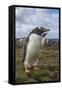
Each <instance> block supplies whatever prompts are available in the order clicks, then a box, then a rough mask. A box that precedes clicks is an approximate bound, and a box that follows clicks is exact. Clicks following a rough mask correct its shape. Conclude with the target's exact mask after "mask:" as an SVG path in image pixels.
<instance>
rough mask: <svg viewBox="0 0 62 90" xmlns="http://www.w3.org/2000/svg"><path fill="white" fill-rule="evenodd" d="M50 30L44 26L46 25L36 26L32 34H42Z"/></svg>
mask: <svg viewBox="0 0 62 90" xmlns="http://www.w3.org/2000/svg"><path fill="white" fill-rule="evenodd" d="M48 31H49V29H46V28H44V27H36V28H35V29H33V30H32V32H31V33H30V34H32V33H36V34H38V35H40V36H41V35H42V34H43V33H46V32H48ZM45 35H46V34H44V36H45Z"/></svg>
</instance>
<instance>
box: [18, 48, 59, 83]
mask: <svg viewBox="0 0 62 90" xmlns="http://www.w3.org/2000/svg"><path fill="white" fill-rule="evenodd" d="M22 52H23V50H22V48H16V83H29V82H46V81H57V80H59V50H58V48H57V49H56V48H52V47H47V48H44V49H43V51H40V52H41V53H40V54H39V64H38V67H39V69H38V70H33V71H32V76H31V78H29V77H28V76H27V75H26V73H25V71H24V65H23V63H22Z"/></svg>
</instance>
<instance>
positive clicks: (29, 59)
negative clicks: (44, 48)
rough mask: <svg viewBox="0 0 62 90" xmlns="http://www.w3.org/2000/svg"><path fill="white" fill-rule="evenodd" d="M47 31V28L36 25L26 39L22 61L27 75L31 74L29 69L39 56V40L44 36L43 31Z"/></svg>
mask: <svg viewBox="0 0 62 90" xmlns="http://www.w3.org/2000/svg"><path fill="white" fill-rule="evenodd" d="M47 31H49V29H46V28H43V27H40V28H38V27H36V28H35V29H34V30H32V31H31V32H30V34H29V35H28V37H27V39H26V44H25V46H24V53H23V63H24V67H25V72H26V73H27V74H28V75H30V74H31V69H32V67H33V65H35V63H36V62H37V60H38V58H39V53H40V46H41V41H42V39H43V38H44V37H45V35H46V34H45V32H47Z"/></svg>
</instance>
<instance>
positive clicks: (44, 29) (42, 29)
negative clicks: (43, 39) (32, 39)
mask: <svg viewBox="0 0 62 90" xmlns="http://www.w3.org/2000/svg"><path fill="white" fill-rule="evenodd" d="M39 29H40V30H41V33H45V32H48V31H50V30H49V29H46V28H44V27H41V28H39ZM45 35H46V34H45Z"/></svg>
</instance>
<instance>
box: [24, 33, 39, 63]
mask: <svg viewBox="0 0 62 90" xmlns="http://www.w3.org/2000/svg"><path fill="white" fill-rule="evenodd" d="M40 45H41V36H39V35H36V34H32V35H31V36H30V38H29V42H28V45H27V52H26V58H25V64H33V63H34V62H35V61H36V60H37V58H38V56H39V53H40Z"/></svg>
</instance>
